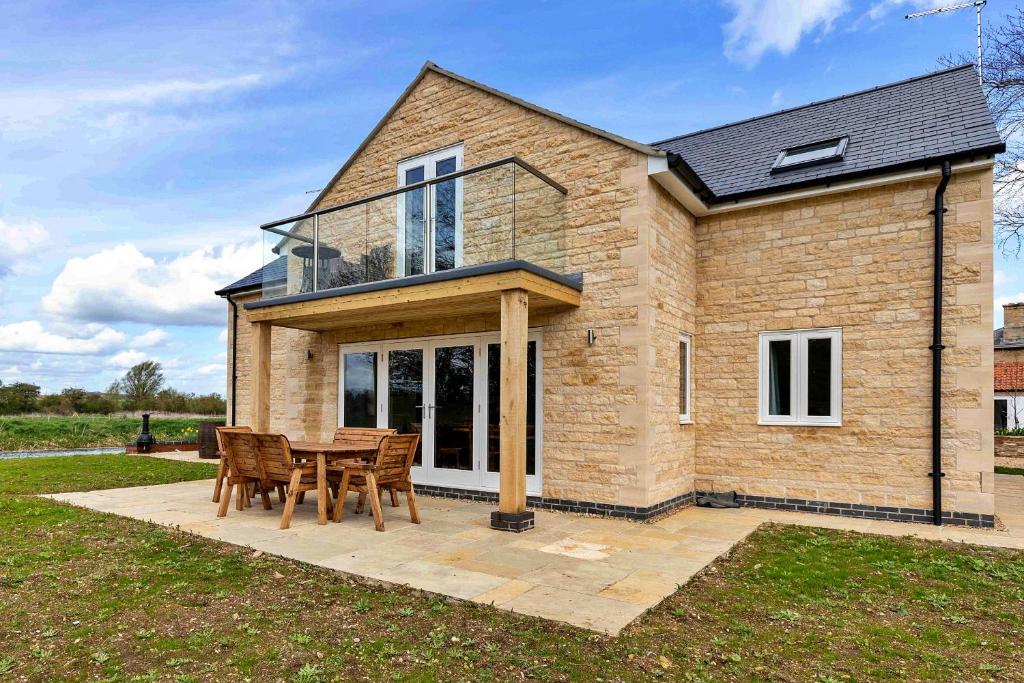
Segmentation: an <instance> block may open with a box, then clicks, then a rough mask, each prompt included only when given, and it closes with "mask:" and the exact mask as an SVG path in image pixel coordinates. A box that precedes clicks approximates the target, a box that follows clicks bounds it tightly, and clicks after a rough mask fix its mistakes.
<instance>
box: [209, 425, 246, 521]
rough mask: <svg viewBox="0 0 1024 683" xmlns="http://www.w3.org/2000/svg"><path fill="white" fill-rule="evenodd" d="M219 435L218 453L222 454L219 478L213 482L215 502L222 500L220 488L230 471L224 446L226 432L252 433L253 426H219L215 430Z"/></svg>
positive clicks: (218, 468)
mask: <svg viewBox="0 0 1024 683" xmlns="http://www.w3.org/2000/svg"><path fill="white" fill-rule="evenodd" d="M214 431H215V433H216V435H217V453H218V454H220V463H219V464H218V465H217V480H216V481H215V482H214V484H213V502H214V503H219V502H220V490H221V488H222V487H223V486H224V477H226V476H227V473H228V460H227V456H226V455H225V448H224V436H223V435H224V434H225V433H227V432H247V433H252V428H251V427H217V428H216V429H215V430H214Z"/></svg>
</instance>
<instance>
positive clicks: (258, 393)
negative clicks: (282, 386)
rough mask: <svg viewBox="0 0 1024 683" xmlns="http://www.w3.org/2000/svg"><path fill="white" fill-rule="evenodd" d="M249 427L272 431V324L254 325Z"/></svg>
mask: <svg viewBox="0 0 1024 683" xmlns="http://www.w3.org/2000/svg"><path fill="white" fill-rule="evenodd" d="M250 402H251V403H250V406H249V410H250V419H249V426H250V427H252V429H253V431H254V432H266V431H267V430H269V429H270V323H253V324H252V396H251V397H250Z"/></svg>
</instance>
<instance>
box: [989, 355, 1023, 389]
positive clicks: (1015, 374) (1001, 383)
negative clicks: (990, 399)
mask: <svg viewBox="0 0 1024 683" xmlns="http://www.w3.org/2000/svg"><path fill="white" fill-rule="evenodd" d="M995 367H996V371H995V381H996V383H995V390H996V391H1024V363H1021V362H1019V361H1018V362H1002V363H996V366H995Z"/></svg>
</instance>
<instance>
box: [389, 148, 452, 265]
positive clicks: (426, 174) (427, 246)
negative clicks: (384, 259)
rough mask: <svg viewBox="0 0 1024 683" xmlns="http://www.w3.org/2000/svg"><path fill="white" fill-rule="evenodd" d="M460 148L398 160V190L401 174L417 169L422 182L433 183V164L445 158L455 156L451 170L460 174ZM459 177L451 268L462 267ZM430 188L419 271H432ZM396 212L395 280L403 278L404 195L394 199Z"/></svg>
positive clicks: (433, 209)
mask: <svg viewBox="0 0 1024 683" xmlns="http://www.w3.org/2000/svg"><path fill="white" fill-rule="evenodd" d="M463 152H464V150H463V145H462V143H461V142H459V143H457V144H454V145H449V146H448V147H443V148H441V149H436V150H434V151H432V152H427V153H426V154H420V155H418V156H414V157H409V158H408V159H402V160H401V161H399V162H398V187H400V188H401V187H405V185H406V183H405V172H406V171H408V170H409V169H412V168H416V167H417V166H422V167H423V180H433V179H434V178H436V177H437V174H436V173H435V170H436V165H437V162H438V161H440V160H442V159H447V158H449V157H455V170H456V171H461V170H462V168H463V166H462V158H463ZM462 180H463V179H462V178H456V179H455V267H456V268H459V267H461V266H462V265H463V260H462V254H463V243H464V241H465V238H464V236H463V231H462V199H463V187H462ZM434 187H435V186H434V185H429V186H427V187H426V188H425V192H424V195H425V202H426V206H425V207H424V211H423V217H424V220H425V221H427V225H426V235H425V236H424V243H423V252H424V253H423V272H424V274H426V273H433V272H434V256H435V255H434V228H433V224H434V220H435V219H436V217H437V205H436V201H435V195H434ZM396 199H397V210H398V225H397V234H396V239H397V244H396V246H395V258H396V262H395V272H396V274H397V276H398V277H404V276H405V274H406V273H405V193H399V194H398V195H397V196H396Z"/></svg>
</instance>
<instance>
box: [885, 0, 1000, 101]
mask: <svg viewBox="0 0 1024 683" xmlns="http://www.w3.org/2000/svg"><path fill="white" fill-rule="evenodd" d="M986 4H988V0H975V1H974V2H964V3H961V4H959V5H947V6H946V7H936V8H935V9H929V10H925V11H924V12H914V13H913V14H908V15H907V16H906V17H905V18H906V19H917V18H919V17H927V16H930V15H932V14H944V13H946V12H955V11H957V10H960V9H967V8H968V7H973V8H974V11H975V12H976V13H977V15H978V84H979V85H980V84H982V83H984V79H982V77H981V8H982V7H984V6H985V5H986Z"/></svg>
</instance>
